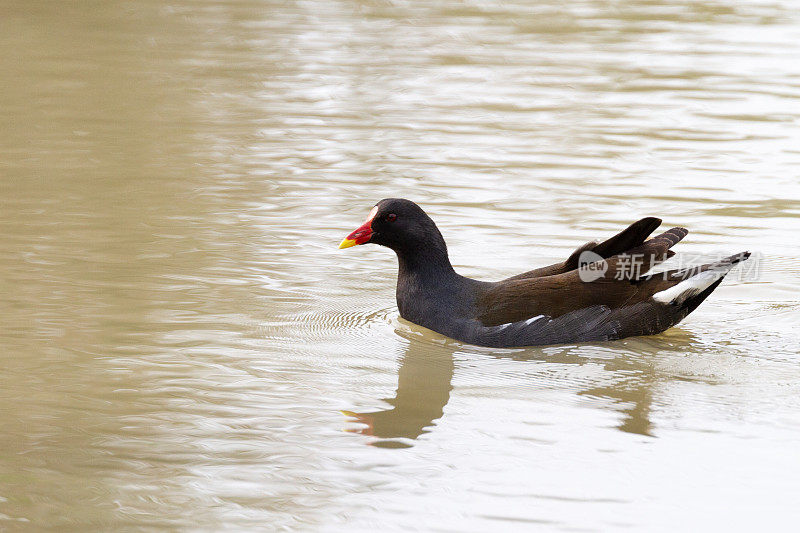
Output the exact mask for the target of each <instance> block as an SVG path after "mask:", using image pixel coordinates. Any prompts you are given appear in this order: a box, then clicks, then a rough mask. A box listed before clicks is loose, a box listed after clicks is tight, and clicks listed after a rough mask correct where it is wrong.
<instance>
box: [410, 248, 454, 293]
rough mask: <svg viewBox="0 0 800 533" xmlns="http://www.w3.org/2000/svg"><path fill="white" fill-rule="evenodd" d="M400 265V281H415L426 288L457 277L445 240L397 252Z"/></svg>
mask: <svg viewBox="0 0 800 533" xmlns="http://www.w3.org/2000/svg"><path fill="white" fill-rule="evenodd" d="M395 251H396V252H397V261H398V264H399V272H398V280H400V279H405V280H408V281H411V280H413V281H414V282H415V283H420V284H422V285H424V286H436V285H438V284H440V283H442V282H444V281H448V280H450V279H452V278H455V277H457V274H456V272H455V270H454V269H453V265H451V264H450V257H449V256H448V254H447V246H446V245H445V244H444V240H442V241H441V242H433V243H426V244H424V245H421V246H419V247H414V248H405V249H399V250H395Z"/></svg>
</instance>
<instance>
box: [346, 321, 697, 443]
mask: <svg viewBox="0 0 800 533" xmlns="http://www.w3.org/2000/svg"><path fill="white" fill-rule="evenodd" d="M630 342H633V343H636V347H635V349H625V348H624V347H620V346H619V344H615V345H614V346H615V348H614V349H611V348H609V347H608V345H602V344H601V345H586V344H585V345H578V346H575V345H572V346H564V347H563V349H558V348H556V350H555V351H554V350H552V349H547V348H545V349H541V348H535V349H533V348H532V349H527V350H521V351H518V352H504V353H502V354H498V353H494V354H491V357H499V358H511V359H514V360H516V361H519V362H520V363H523V362H540V363H550V364H559V365H583V364H586V363H594V364H598V363H599V364H601V365H602V372H601V373H599V374H597V375H596V376H595V379H593V380H592V382H593V386H591V387H589V388H582V389H580V390H576V393H577V394H578V395H580V396H586V397H590V398H598V399H601V400H606V401H605V402H603V405H604V408H611V409H613V410H614V411H615V412H617V413H618V414H619V415H620V420H619V423H618V425H617V426H616V427H617V429H619V430H620V431H623V432H626V433H631V434H637V435H645V436H651V437H652V436H654V435H653V424H652V422H651V419H650V417H651V408H652V403H653V396H654V391H655V390H656V389H657V387H658V385H659V383H660V382H661V381H663V380H669V379H671V378H672V379H675V377H674V376H672V377H671V376H670V375H668V374H666V373H664V372H661V371H659V370H657V369H656V367H655V365H654V364H653V361H654V360H656V359H658V353H659V352H661V351H662V350H664V349H668V350H674V349H680V346H681V345H684V344H692V343H693V337H692V335H691V334H689V333H688V332H686V331H683V330H680V329H677V328H676V329H674V330H672V332H671V333H670V334H669V335H668V336H664V335H662V336H659V337H656V338H653V337H650V338H647V339H632V340H631V341H630ZM464 348H465V347H464V346H463V345H459V344H456V343H449V344H444V345H440V344H434V343H430V342H425V341H421V340H418V339H412V340H411V341H410V342H409V343H408V344H407V346H406V352H405V354H404V356H403V358H402V360H401V363H400V370H399V376H398V386H397V392H396V393H395V396H394V397H393V398H387V399H385V401H386V402H387V403H388V404H390V405H391V407H390V408H388V409H383V410H379V411H371V412H364V413H356V412H352V411H343V413H344V414H345V415H347V416H349V417H352V418H353V419H354V421H356V422H358V423H360V424H361V426H360V427H358V428H354V429H348V430H347V431H349V432H353V433H360V434H362V435H367V436H371V437H375V438H376V439H375V440H373V441H371V442H370V444H371V445H373V446H379V447H384V448H407V447H410V446H412V445H413V441H414V440H415V439H416V438H418V437H419V436H420V435H422V434H424V433H428V432H430V431H431V427H432V426H434V425H435V424H434V422H435V421H436V420H438V419H439V418H441V417H442V415H443V413H444V408H445V406H446V405H447V402H448V401H449V400H450V391H451V390H452V389H453V386H452V385H451V382H452V378H453V373H454V370H455V364H454V357H453V355H454V354H455V352H456V351H460V352H463V351H464ZM620 348H621V349H620ZM598 352H599V354H598ZM593 354H595V355H593ZM482 355H486V353H485V352H483V353H482ZM597 355H599V357H598V356H597ZM677 379H686V378H685V377H681V378H677ZM564 385H565V387H572V386H573V385H575V383H574V382H571V383H566V384H564ZM609 402H610V403H609Z"/></svg>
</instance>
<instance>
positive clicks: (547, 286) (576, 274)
mask: <svg viewBox="0 0 800 533" xmlns="http://www.w3.org/2000/svg"><path fill="white" fill-rule="evenodd" d="M640 222H641V221H640ZM623 233H624V232H623ZM687 233H688V231H687V230H686V229H684V228H672V229H670V230H668V231H666V232H664V233H662V234H660V235H658V236H656V237H653V238H652V239H649V240H647V241H644V242H642V243H640V244H639V245H638V246H634V247H633V248H630V249H628V250H626V251H625V253H621V254H617V255H613V256H611V257H609V258H608V259H604V260H602V261H598V262H596V263H594V264H592V265H590V267H593V268H592V269H591V270H590V271H587V270H585V269H584V268H585V267H583V268H582V269H581V270H576V269H573V270H570V271H569V272H565V273H562V274H556V275H550V276H542V277H535V278H510V279H507V280H503V281H499V282H497V283H494V284H491V285H489V286H487V287H486V288H485V289H484V290H483V291H482V292H481V294H479V296H478V299H477V310H478V317H477V318H478V320H479V321H480V322H481V323H482V324H484V325H486V326H496V325H499V324H506V323H513V322H517V321H521V320H527V319H530V318H531V317H535V316H539V315H544V316H550V317H554V318H555V317H559V316H561V315H565V314H567V313H570V312H572V311H577V310H580V309H584V308H587V307H593V306H605V307H608V308H610V309H617V308H620V307H625V306H631V305H635V304H637V303H639V302H643V301H645V300H647V299H648V298H650V297H651V296H652V295H653V294H654V293H656V292H659V291H661V290H665V289H667V288H669V287H671V286H673V285H675V284H677V283H678V282H679V281H680V280H677V279H670V278H668V277H667V278H664V277H660V276H650V277H646V276H642V275H643V274H644V273H646V272H647V271H649V270H650V269H651V268H652V267H653V266H654V265H656V264H658V263H660V262H661V261H663V260H664V259H666V258H667V257H668V255H669V254H668V252H669V249H670V248H671V247H672V246H674V245H675V244H676V243H677V242H678V241H680V240H681V239H682V238H683V237H684V236H686V234H687ZM637 240H638V239H627V240H626V242H637ZM620 242H622V241H620ZM602 244H605V243H602ZM608 248H612V247H611V245H609V246H608ZM592 272H595V273H597V274H596V276H593V275H592V274H591V273H592ZM587 280H588V281H587Z"/></svg>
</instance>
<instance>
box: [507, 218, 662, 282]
mask: <svg viewBox="0 0 800 533" xmlns="http://www.w3.org/2000/svg"><path fill="white" fill-rule="evenodd" d="M660 225H661V219H660V218H655V217H646V218H643V219H641V220H638V221H636V222H634V223H633V224H631V225H630V226H628V227H627V228H625V229H624V230H622V231H621V232H619V233H617V234H616V235H614V236H613V237H611V238H609V239H607V240H605V241H603V242H601V243H598V242H596V241H595V242H588V243H586V244H584V245H583V246H581V247H580V248H578V249H577V250H575V251H574V252H572V254H571V255H570V256H569V257H568V258H567V259H566V260H565V261H562V262H560V263H556V264H554V265H549V266H546V267H541V268H536V269H533V270H530V271H528V272H523V273H522V274H517V275H516V276H512V277H510V278H508V279H507V280H505V281H511V280H518V279H529V278H540V277H544V276H555V275H557V274H564V273H566V272H569V271H571V270H575V269H576V268H578V267H579V266H580V265H579V261H580V256H581V254H582V253H583V252H586V251H592V252H594V253H596V254H597V255H599V256H600V257H602V258H604V259H607V258H609V257H611V256H613V255H616V254H621V253H622V252H625V251H627V250H630V249H631V248H633V247H636V246H639V245H641V244H642V243H643V242H644V240H645V239H646V238H647V237H648V236H649V235H650V234H651V233H653V232H654V231H655V229H656V228H657V227H658V226H660Z"/></svg>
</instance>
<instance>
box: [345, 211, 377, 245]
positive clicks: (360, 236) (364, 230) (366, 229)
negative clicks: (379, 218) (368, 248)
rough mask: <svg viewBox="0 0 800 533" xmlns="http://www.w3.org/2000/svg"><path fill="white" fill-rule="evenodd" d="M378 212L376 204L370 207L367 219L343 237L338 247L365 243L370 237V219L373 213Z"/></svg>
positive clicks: (372, 217)
mask: <svg viewBox="0 0 800 533" xmlns="http://www.w3.org/2000/svg"><path fill="white" fill-rule="evenodd" d="M377 213H378V206H377V205H376V206H375V207H373V208H372V211H370V212H369V215H367V220H365V221H364V223H363V224H362V225H361V226H360V227H359V228H357V229H356V230H355V231H354V232H353V233H351V234H350V235H348V236H347V237H345V239H344V240H343V241H342V242H341V244H339V249H340V250H341V249H342V248H350V247H351V246H355V245H356V244H365V243H368V242H369V239H370V237H372V219H374V218H375V215H376V214H377Z"/></svg>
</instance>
